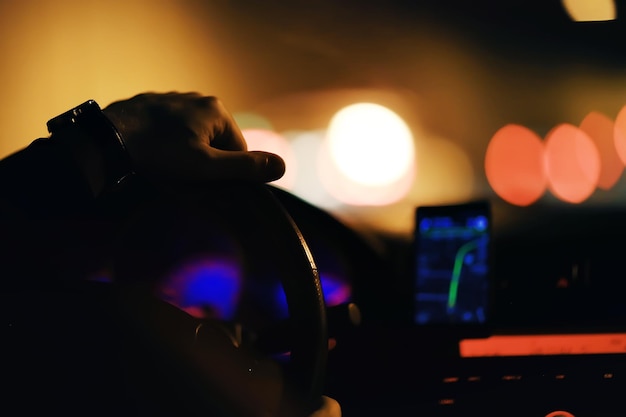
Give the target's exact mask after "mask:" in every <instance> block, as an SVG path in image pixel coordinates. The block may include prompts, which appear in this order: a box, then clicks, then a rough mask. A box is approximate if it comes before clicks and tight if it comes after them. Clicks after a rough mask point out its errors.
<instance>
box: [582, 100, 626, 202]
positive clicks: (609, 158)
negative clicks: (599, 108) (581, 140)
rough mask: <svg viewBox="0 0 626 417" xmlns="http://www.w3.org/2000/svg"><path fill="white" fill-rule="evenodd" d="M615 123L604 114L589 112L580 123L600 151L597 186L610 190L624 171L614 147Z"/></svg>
mask: <svg viewBox="0 0 626 417" xmlns="http://www.w3.org/2000/svg"><path fill="white" fill-rule="evenodd" d="M614 125H615V124H614V123H613V121H612V120H611V119H610V118H609V117H608V116H606V115H604V114H602V113H598V112H591V113H589V114H588V115H587V116H585V118H584V119H583V121H582V122H581V124H580V128H581V130H582V131H583V132H585V133H586V134H587V135H589V137H590V138H591V139H592V140H593V142H594V143H595V145H596V147H597V149H598V152H599V153H600V178H598V188H601V189H603V190H610V189H611V188H613V186H614V185H615V184H616V183H617V181H618V180H619V178H620V177H621V175H622V172H623V171H624V163H623V162H622V160H621V159H620V157H619V155H618V153H617V149H616V147H615V140H614V130H615V126H614Z"/></svg>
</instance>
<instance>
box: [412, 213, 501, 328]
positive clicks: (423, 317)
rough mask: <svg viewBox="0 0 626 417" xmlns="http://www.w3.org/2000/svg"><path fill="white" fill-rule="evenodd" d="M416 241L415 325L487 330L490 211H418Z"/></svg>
mask: <svg viewBox="0 0 626 417" xmlns="http://www.w3.org/2000/svg"><path fill="white" fill-rule="evenodd" d="M414 239H415V253H414V269H413V270H414V275H415V276H414V279H415V304H414V306H415V309H414V321H415V323H416V324H418V325H429V324H434V325H445V324H471V325H482V324H485V323H486V321H487V314H488V311H487V310H488V303H489V291H490V288H489V284H490V283H489V239H490V210H489V205H488V204H487V203H486V202H485V203H483V202H475V203H467V204H461V205H450V206H421V207H418V208H417V210H416V222H415V236H414Z"/></svg>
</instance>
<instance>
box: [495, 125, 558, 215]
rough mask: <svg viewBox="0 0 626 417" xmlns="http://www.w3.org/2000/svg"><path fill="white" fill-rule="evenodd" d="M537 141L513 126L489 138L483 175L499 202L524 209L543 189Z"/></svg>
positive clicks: (540, 142) (540, 144)
mask: <svg viewBox="0 0 626 417" xmlns="http://www.w3.org/2000/svg"><path fill="white" fill-rule="evenodd" d="M543 152H544V147H543V143H542V141H541V138H540V137H539V136H538V135H537V134H536V133H534V132H533V131H532V130H530V129H528V128H526V127H524V126H521V125H516V124H509V125H506V126H504V127H502V128H500V129H499V130H498V131H497V132H496V133H495V135H494V136H493V137H492V138H491V141H490V142H489V145H488V146H487V152H486V154H485V174H486V175H487V180H488V181H489V184H490V185H491V187H492V188H493V190H494V191H495V192H496V194H498V196H500V197H501V198H502V199H503V200H505V201H507V202H509V203H511V204H514V205H517V206H528V205H530V204H532V203H534V202H535V201H536V200H537V199H539V197H541V196H542V195H543V193H544V192H545V190H546V187H547V179H546V174H545V171H544V160H543Z"/></svg>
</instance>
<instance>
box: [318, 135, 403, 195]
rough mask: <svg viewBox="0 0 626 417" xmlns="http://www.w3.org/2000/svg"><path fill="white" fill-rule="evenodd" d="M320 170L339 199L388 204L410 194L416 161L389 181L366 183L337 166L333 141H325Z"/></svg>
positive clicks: (320, 159)
mask: <svg viewBox="0 0 626 417" xmlns="http://www.w3.org/2000/svg"><path fill="white" fill-rule="evenodd" d="M318 173H319V176H320V179H321V181H322V184H324V187H325V189H326V190H327V191H328V192H329V193H330V194H331V195H332V196H333V197H334V198H335V199H337V200H339V201H341V202H342V203H344V204H348V205H352V206H385V205H389V204H392V203H394V202H396V201H398V200H400V199H402V198H403V197H404V196H406V195H407V194H408V192H409V191H410V189H411V186H412V184H413V182H414V180H415V164H414V163H413V164H411V165H409V166H408V167H407V168H406V171H405V173H404V175H403V176H402V177H401V178H399V179H397V180H396V181H394V182H391V183H386V184H364V183H362V182H356V181H353V180H352V179H351V178H349V177H347V176H346V175H344V173H343V172H342V171H341V170H340V169H339V168H338V167H337V164H336V161H335V160H334V159H333V158H332V151H331V149H330V144H329V143H328V141H325V142H324V143H323V144H322V148H321V153H320V154H319V159H318Z"/></svg>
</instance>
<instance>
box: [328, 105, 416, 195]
mask: <svg viewBox="0 0 626 417" xmlns="http://www.w3.org/2000/svg"><path fill="white" fill-rule="evenodd" d="M327 133H328V134H327V140H328V144H329V150H330V153H331V157H332V159H333V161H334V163H335V165H336V166H337V168H338V170H339V171H340V172H341V173H342V174H343V175H344V176H345V177H347V178H348V179H349V180H351V181H353V182H355V183H357V184H361V185H369V186H383V185H386V184H392V183H394V182H396V181H398V180H399V179H401V178H402V177H403V176H404V175H405V174H406V172H407V171H408V170H410V169H411V166H412V164H413V161H414V157H415V148H414V143H413V135H412V134H411V130H410V129H409V127H408V126H407V124H406V123H405V122H404V121H403V120H402V118H400V117H399V116H398V115H397V114H396V113H394V112H393V111H391V110H390V109H388V108H386V107H384V106H381V105H378V104H373V103H357V104H352V105H350V106H347V107H344V108H343V109H341V110H339V111H338V112H337V113H336V114H335V115H334V116H333V118H332V119H331V121H330V124H329V127H328V132H327Z"/></svg>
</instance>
